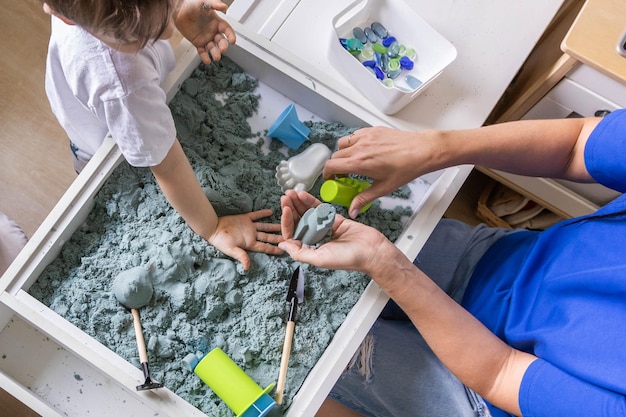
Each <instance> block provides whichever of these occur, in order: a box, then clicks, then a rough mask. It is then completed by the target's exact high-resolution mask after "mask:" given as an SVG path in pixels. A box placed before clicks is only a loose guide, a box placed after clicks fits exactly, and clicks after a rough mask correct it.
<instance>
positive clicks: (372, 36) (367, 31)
mask: <svg viewBox="0 0 626 417" xmlns="http://www.w3.org/2000/svg"><path fill="white" fill-rule="evenodd" d="M363 33H364V34H365V36H366V37H367V40H368V41H370V42H371V43H375V42H378V36H376V34H375V33H374V31H373V30H372V28H365V29H363Z"/></svg>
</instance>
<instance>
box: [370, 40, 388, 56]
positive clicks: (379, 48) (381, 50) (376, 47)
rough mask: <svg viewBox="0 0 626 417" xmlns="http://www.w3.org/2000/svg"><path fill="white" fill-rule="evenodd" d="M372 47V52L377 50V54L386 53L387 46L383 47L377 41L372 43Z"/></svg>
mask: <svg viewBox="0 0 626 417" xmlns="http://www.w3.org/2000/svg"><path fill="white" fill-rule="evenodd" d="M372 49H373V50H374V52H378V53H379V54H386V53H387V48H386V47H384V46H383V45H381V44H379V43H375V44H373V45H372Z"/></svg>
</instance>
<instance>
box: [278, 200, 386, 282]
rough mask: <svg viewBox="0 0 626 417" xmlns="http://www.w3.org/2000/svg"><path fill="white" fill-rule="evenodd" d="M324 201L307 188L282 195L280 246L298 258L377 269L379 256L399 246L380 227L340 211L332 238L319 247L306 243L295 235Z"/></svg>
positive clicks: (370, 270) (333, 265)
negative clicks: (306, 215)
mask: <svg viewBox="0 0 626 417" xmlns="http://www.w3.org/2000/svg"><path fill="white" fill-rule="evenodd" d="M319 204H320V201H319V200H317V199H316V198H315V197H313V196H312V195H311V194H309V193H307V192H306V191H300V192H296V191H293V190H288V191H286V192H285V195H283V196H282V197H281V207H282V210H283V212H282V216H281V228H282V233H283V238H285V239H286V240H285V241H283V242H281V243H279V244H278V247H279V248H281V249H283V250H284V251H285V252H287V253H289V255H290V256H291V257H292V258H293V259H294V260H296V261H299V262H304V263H308V264H311V265H315V266H318V267H322V268H327V269H343V270H353V271H360V272H365V273H367V274H372V273H375V271H376V269H377V268H378V267H379V265H378V259H379V257H380V256H385V255H384V254H385V253H388V251H395V246H394V245H393V244H392V243H391V242H390V241H389V240H388V239H387V238H386V237H385V236H384V235H383V234H381V233H380V232H378V231H377V230H376V229H374V228H372V227H369V226H366V225H364V224H361V223H358V222H355V221H353V220H350V219H346V218H345V217H343V216H341V215H339V214H337V215H335V223H334V224H333V228H332V235H331V238H330V241H328V242H326V243H324V244H323V245H321V246H319V247H311V246H308V245H304V244H302V242H301V241H299V240H294V239H291V237H292V236H293V232H294V230H295V228H296V225H297V223H298V221H299V220H300V219H301V218H302V216H303V215H304V213H306V211H307V210H308V209H309V208H311V207H317V206H318V205H319Z"/></svg>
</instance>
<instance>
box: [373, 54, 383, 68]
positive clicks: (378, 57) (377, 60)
mask: <svg viewBox="0 0 626 417" xmlns="http://www.w3.org/2000/svg"><path fill="white" fill-rule="evenodd" d="M374 61H376V65H378V66H380V65H382V60H381V55H380V54H379V53H378V52H374Z"/></svg>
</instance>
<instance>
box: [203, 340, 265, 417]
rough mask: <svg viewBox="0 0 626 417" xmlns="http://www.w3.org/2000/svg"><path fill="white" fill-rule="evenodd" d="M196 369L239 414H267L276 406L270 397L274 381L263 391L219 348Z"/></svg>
mask: <svg viewBox="0 0 626 417" xmlns="http://www.w3.org/2000/svg"><path fill="white" fill-rule="evenodd" d="M193 372H194V373H195V374H196V375H198V376H199V377H200V379H201V380H202V381H203V382H204V383H205V384H207V385H208V386H209V388H211V389H212V390H213V392H215V393H216V394H217V395H218V396H219V397H220V398H221V399H222V400H223V401H224V402H225V403H226V405H228V407H229V408H230V409H231V410H232V411H233V412H234V413H235V415H237V417H262V416H266V415H267V414H268V413H269V412H270V410H271V409H272V408H274V406H275V405H276V401H274V399H273V398H272V397H270V396H269V392H270V391H272V390H273V389H274V384H273V383H272V384H270V385H269V386H268V387H267V388H265V390H263V389H262V388H261V387H260V386H259V385H258V384H257V383H256V382H254V380H253V379H252V378H250V377H249V376H248V375H247V374H246V373H245V372H244V371H243V370H242V369H241V368H240V367H239V366H238V365H237V364H236V363H235V362H234V361H233V360H232V359H230V357H228V355H227V354H226V353H225V352H224V351H223V350H222V349H220V348H215V349H213V350H212V351H210V352H209V353H207V354H206V355H205V356H204V357H203V358H202V360H200V361H199V362H198V363H197V364H196V365H195V367H193Z"/></svg>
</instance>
